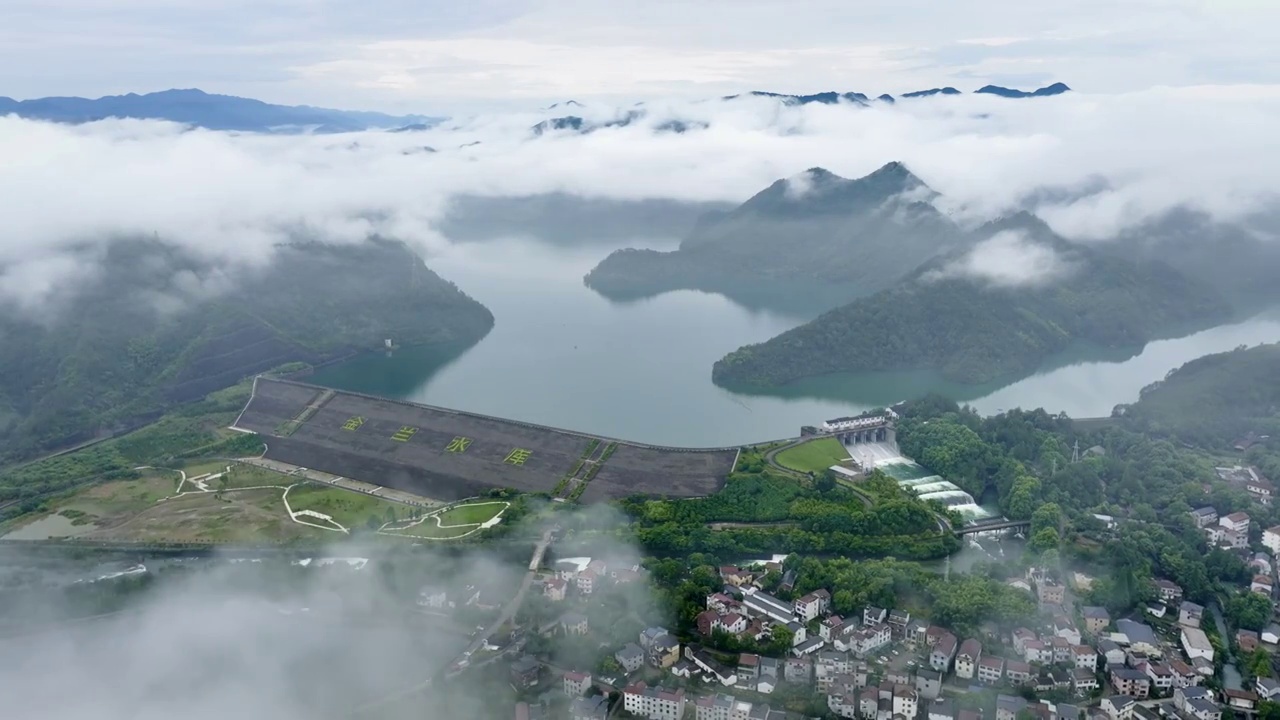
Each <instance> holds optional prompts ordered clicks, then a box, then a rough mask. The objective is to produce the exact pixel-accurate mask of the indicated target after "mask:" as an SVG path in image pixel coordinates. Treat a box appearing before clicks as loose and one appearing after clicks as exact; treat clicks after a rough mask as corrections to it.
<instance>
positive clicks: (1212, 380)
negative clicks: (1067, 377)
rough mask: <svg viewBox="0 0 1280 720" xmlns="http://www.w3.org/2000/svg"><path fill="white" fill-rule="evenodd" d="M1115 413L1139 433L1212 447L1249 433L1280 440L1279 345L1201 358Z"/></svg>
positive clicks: (1168, 376) (1166, 377)
mask: <svg viewBox="0 0 1280 720" xmlns="http://www.w3.org/2000/svg"><path fill="white" fill-rule="evenodd" d="M1113 414H1115V415H1118V416H1122V417H1124V418H1125V420H1126V421H1127V424H1128V425H1129V426H1131V427H1132V428H1133V429H1135V430H1140V431H1143V432H1147V433H1150V434H1152V435H1163V436H1167V437H1173V438H1176V439H1178V440H1181V441H1182V442H1186V443H1190V444H1193V445H1200V446H1204V447H1210V448H1218V449H1225V448H1228V447H1230V446H1231V445H1232V444H1234V443H1235V442H1236V441H1237V440H1239V439H1242V438H1245V437H1246V436H1248V435H1249V434H1250V433H1252V434H1253V435H1254V436H1255V437H1260V436H1262V435H1269V436H1271V437H1280V344H1272V345H1258V346H1256V347H1252V348H1245V347H1243V346H1241V347H1239V348H1236V349H1235V350H1232V351H1230V352H1225V353H1218V354H1215V355H1206V356H1204V357H1201V358H1196V359H1195V360H1192V361H1191V362H1189V363H1187V364H1185V365H1183V366H1182V367H1180V368H1177V369H1176V370H1171V371H1169V374H1168V375H1166V376H1165V378H1164V380H1161V381H1159V382H1156V383H1152V384H1151V385H1148V386H1147V387H1145V388H1143V389H1142V392H1141V394H1140V395H1139V399H1138V402H1136V403H1133V404H1132V405H1119V406H1117V407H1116V409H1115V412H1114V413H1113Z"/></svg>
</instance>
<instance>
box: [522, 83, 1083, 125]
mask: <svg viewBox="0 0 1280 720" xmlns="http://www.w3.org/2000/svg"><path fill="white" fill-rule="evenodd" d="M1070 90H1071V88H1069V87H1067V86H1066V85H1064V84H1063V83H1054V84H1053V85H1050V86H1048V87H1042V88H1040V89H1039V90H1034V91H1031V92H1027V91H1025V90H1015V89H1011V88H1004V87H999V86H997V85H987V86H986V87H983V88H982V89H980V90H975V91H974V92H975V93H984V94H993V95H999V96H1001V97H1008V98H1035V97H1046V96H1049V95H1061V94H1062V93H1065V92H1069V91H1070ZM962 94H963V93H962V92H960V91H959V90H957V89H955V88H953V87H942V88H931V89H929V90H917V91H915V92H909V93H903V95H902V97H903V98H904V99H905V98H922V97H930V96H933V95H962ZM743 97H751V98H769V99H772V100H777V101H779V102H781V103H782V104H783V105H810V104H819V105H838V104H840V103H849V104H852V105H857V106H860V107H870V106H871V105H872V103H873V101H872V100H870V99H868V97H867V96H866V95H864V94H862V93H860V92H844V93H840V92H835V91H828V92H820V93H814V94H812V95H792V94H788V93H776V92H767V91H764V90H753V91H751V92H749V93H744V94H739V95H725V96H723V97H721V98H720V100H722V101H729V100H737V99H739V98H743ZM875 102H881V103H885V104H893V103H896V102H897V100H896V99H895V98H894V97H893V96H892V95H889V94H887V93H886V94H884V95H880V96H879V97H877V98H875ZM574 105H578V103H576V102H574V101H572V100H570V101H568V102H564V103H557V104H556V105H552V106H550V108H548V109H552V108H555V107H557V106H574ZM637 105H643V103H637ZM645 116H646V111H645V110H630V111H628V112H627V113H626V114H624V115H622V116H621V117H618V118H615V119H613V120H606V121H603V122H591V121H588V120H585V119H583V118H582V117H580V116H578V115H565V116H563V117H555V118H551V119H549V120H543V121H542V122H540V123H538V124H537V125H534V126H533V127H532V128H530V130H531V131H532V132H533V134H534V135H535V136H538V135H544V134H546V133H550V132H556V131H569V132H575V133H580V134H583V135H585V134H587V133H591V132H595V131H596V130H601V129H603V128H612V127H626V126H628V125H630V124H632V123H633V122H636V121H638V120H640V119H642V118H644V117H645ZM706 127H707V124H706V123H705V122H702V121H691V120H679V119H672V120H667V121H665V122H662V123H659V124H657V125H655V126H654V130H656V131H657V132H674V133H683V132H688V131H690V130H701V129H704V128H706Z"/></svg>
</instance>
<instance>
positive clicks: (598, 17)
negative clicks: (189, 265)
mask: <svg viewBox="0 0 1280 720" xmlns="http://www.w3.org/2000/svg"><path fill="white" fill-rule="evenodd" d="M1277 25H1280V3H1276V2H1274V1H1273V0H1076V1H1074V2H1070V3H1043V2H1037V3H1028V2H1025V0H948V1H947V2H938V1H937V0H859V1H858V2H849V0H788V1H787V2H780V1H778V0H771V1H768V2H766V1H764V0H645V1H644V2H623V1H622V0H468V1H467V2H462V3H459V2H456V1H454V0H448V1H445V0H364V1H363V2H359V3H353V2H349V1H347V0H6V1H5V2H3V3H0V95H7V96H10V97H15V98H19V99H24V98H31V97H42V96H48V95H84V96H95V97H96V96H99V95H104V94H117V93H125V92H147V91H153V90H161V89H166V88H170V87H199V88H201V89H204V90H206V91H210V92H222V93H229V94H236V95H245V96H251V97H258V98H261V99H265V100H268V101H272V102H282V103H307V104H316V105H323V106H329V107H343V108H353V109H355V108H358V109H371V110H386V111H394V112H418V113H424V114H450V115H456V114H458V113H462V112H468V111H482V110H486V109H494V108H496V107H499V106H501V107H512V106H526V107H527V106H536V105H539V104H545V103H548V102H553V101H557V100H566V99H577V100H584V99H588V100H590V99H597V100H614V101H616V100H621V99H624V98H629V99H645V98H651V97H673V96H676V97H706V96H709V95H716V94H723V93H727V92H739V91H742V90H751V89H769V90H773V91H779V92H816V91H825V90H841V91H850V90H856V91H861V92H865V93H868V94H880V93H882V92H889V93H895V94H896V93H901V92H904V91H909V90H914V89H921V88H927V87H934V86H942V85H954V86H956V87H959V88H961V89H975V88H977V87H979V86H981V85H983V84H986V83H988V82H990V83H995V84H1003V85H1011V86H1021V87H1027V88H1031V87H1037V86H1042V85H1047V84H1049V83H1052V82H1055V81H1063V82H1066V83H1068V84H1069V85H1071V86H1072V87H1074V88H1076V89H1078V90H1084V91H1088V92H1095V93H1112V92H1126V91H1134V90H1141V89H1146V88H1149V87H1153V86H1161V85H1169V86H1189V85H1231V84H1240V83H1246V84H1269V83H1274V82H1277V78H1280V54H1278V53H1276V52H1275V51H1274V49H1273V46H1274V42H1275V31H1274V28H1275V27H1277Z"/></svg>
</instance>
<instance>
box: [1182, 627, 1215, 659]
mask: <svg viewBox="0 0 1280 720" xmlns="http://www.w3.org/2000/svg"><path fill="white" fill-rule="evenodd" d="M1182 649H1183V650H1184V651H1186V653H1187V657H1188V658H1191V659H1195V658H1198V657H1199V658H1204V659H1205V660H1208V661H1209V662H1213V645H1211V644H1210V643H1209V636H1207V635H1205V634H1204V631H1203V630H1201V629H1199V628H1192V627H1184V628H1182Z"/></svg>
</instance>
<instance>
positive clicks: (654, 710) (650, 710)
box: [622, 682, 685, 720]
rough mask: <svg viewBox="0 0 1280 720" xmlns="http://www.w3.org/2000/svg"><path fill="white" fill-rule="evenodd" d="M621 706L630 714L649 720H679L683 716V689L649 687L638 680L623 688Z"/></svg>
mask: <svg viewBox="0 0 1280 720" xmlns="http://www.w3.org/2000/svg"><path fill="white" fill-rule="evenodd" d="M622 707H623V709H624V710H626V711H627V712H629V713H631V714H632V715H639V716H640V717H645V718H649V720H681V718H683V717H684V707H685V698H684V690H668V689H666V688H662V687H649V686H648V685H646V684H645V683H643V682H638V683H635V684H634V685H628V686H627V688H626V689H625V690H623V692H622Z"/></svg>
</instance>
